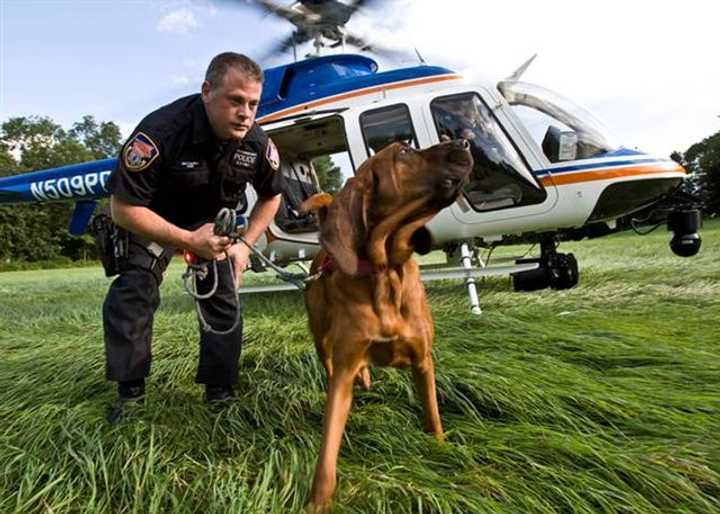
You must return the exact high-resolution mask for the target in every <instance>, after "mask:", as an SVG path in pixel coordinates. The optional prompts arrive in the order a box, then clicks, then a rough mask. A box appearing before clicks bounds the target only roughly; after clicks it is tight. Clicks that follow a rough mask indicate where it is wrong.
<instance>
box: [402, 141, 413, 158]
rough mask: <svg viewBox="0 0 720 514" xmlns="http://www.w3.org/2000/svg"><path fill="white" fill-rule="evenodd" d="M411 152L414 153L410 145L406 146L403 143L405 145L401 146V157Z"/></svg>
mask: <svg viewBox="0 0 720 514" xmlns="http://www.w3.org/2000/svg"><path fill="white" fill-rule="evenodd" d="M411 151H412V148H410V147H409V146H408V145H406V144H405V143H403V144H402V145H401V146H400V155H406V154H409V153H410V152H411Z"/></svg>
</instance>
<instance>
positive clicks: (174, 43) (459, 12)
mask: <svg viewBox="0 0 720 514" xmlns="http://www.w3.org/2000/svg"><path fill="white" fill-rule="evenodd" d="M278 1H280V2H281V3H282V4H283V5H289V4H290V3H291V1H290V0H278ZM372 7H373V9H368V10H366V11H365V12H363V13H361V14H359V15H358V16H356V17H355V18H353V19H352V20H351V21H350V23H349V24H348V25H347V29H348V30H351V31H353V32H355V33H357V34H360V35H362V36H365V37H367V38H370V39H372V40H374V41H378V42H380V43H382V44H384V45H386V46H391V47H395V48H399V49H408V50H409V51H408V58H407V59H396V60H393V61H388V60H383V59H378V60H379V62H380V64H381V69H383V70H387V69H393V68H400V67H407V66H414V65H416V64H417V61H416V60H415V59H414V57H413V56H414V52H413V51H412V50H410V49H412V48H417V49H418V51H419V52H420V53H421V54H422V56H423V57H424V59H425V60H426V61H427V62H428V64H436V65H440V66H445V67H448V68H451V69H454V70H456V71H458V72H460V73H462V74H463V75H464V76H465V77H467V78H468V79H478V80H482V81H489V82H491V83H492V84H494V83H496V82H497V80H500V79H502V78H504V77H506V76H508V75H509V74H511V73H512V72H513V71H514V70H515V69H516V68H517V67H518V66H520V64H522V63H523V62H524V61H525V60H526V59H528V58H529V57H530V56H532V55H533V54H535V53H537V54H538V57H537V59H536V60H535V62H534V63H533V64H532V65H531V67H530V68H529V69H528V71H527V72H526V73H525V75H524V76H523V80H526V81H528V82H533V83H536V84H539V85H542V86H545V87H548V88H550V89H553V90H555V91H558V92H560V93H562V94H563V95H565V96H567V97H569V98H571V99H572V100H573V101H575V102H576V103H578V104H580V105H582V106H584V107H586V108H588V109H589V110H590V111H592V112H593V113H594V114H595V115H596V116H597V117H598V118H600V119H601V120H602V121H604V122H605V124H606V125H607V126H608V127H609V128H610V130H611V132H612V134H613V135H614V136H615V139H616V140H618V141H620V142H621V143H622V144H623V145H624V146H626V147H629V148H639V149H641V150H644V151H648V152H651V153H655V154H659V155H669V154H670V152H672V151H673V150H679V151H684V150H686V149H687V148H688V147H689V146H690V145H691V144H693V143H695V142H698V141H700V140H702V139H703V138H705V137H708V136H710V135H712V134H714V133H715V132H717V131H718V130H720V66H718V55H717V54H718V48H720V44H719V43H718V40H717V36H716V31H717V20H718V19H720V2H717V1H716V0H710V1H709V0H683V1H682V2H680V1H677V0H674V1H670V0H655V1H646V0H603V1H602V2H598V1H596V0H553V1H551V2H538V1H537V0H515V1H514V2H499V1H484V0H444V1H443V2H438V1H436V0H385V1H382V0H375V2H373V3H372ZM291 27H292V26H291V25H290V24H289V23H287V22H285V21H283V20H277V19H274V18H273V17H271V16H264V15H263V14H261V13H260V12H258V11H256V10H255V9H252V8H250V7H249V6H248V2H247V1H245V0H234V1H233V0H155V1H150V0H0V122H2V121H5V120H7V119H8V118H10V117H14V116H30V115H39V116H48V117H50V118H52V119H53V120H55V121H56V122H58V123H60V124H61V125H63V126H65V127H70V126H71V125H72V123H73V122H75V121H79V120H80V119H81V118H82V116H84V115H86V114H91V115H93V116H95V118H96V119H97V120H99V121H114V122H115V123H117V124H118V125H120V127H121V129H122V130H123V132H124V133H125V134H128V133H129V132H130V131H131V130H132V128H133V127H134V126H135V125H136V124H137V123H138V121H139V120H140V119H141V118H142V117H143V116H144V115H146V114H147V113H149V112H151V111H153V110H154V109H156V108H157V107H159V106H161V105H164V104H166V103H169V102H171V101H172V100H174V99H175V98H178V97H180V96H183V95H186V94H190V93H193V92H196V91H199V88H200V83H201V82H202V78H203V75H204V72H205V68H206V67H207V64H208V63H209V61H210V59H211V58H212V56H214V55H216V54H218V53H220V52H223V51H226V50H233V51H239V52H242V53H246V54H248V55H250V56H251V57H255V58H258V59H259V58H260V57H262V56H264V55H265V54H266V53H267V51H268V49H269V48H270V47H271V46H272V45H273V43H274V42H276V41H277V40H279V39H282V38H284V37H285V36H287V35H288V34H289V33H290V30H291ZM306 51H307V49H306ZM291 59H292V55H289V54H288V55H285V56H281V57H277V58H273V59H270V60H264V61H262V64H263V65H265V66H273V65H279V64H283V63H284V62H287V61H289V60H291Z"/></svg>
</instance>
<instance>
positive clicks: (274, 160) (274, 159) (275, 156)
mask: <svg viewBox="0 0 720 514" xmlns="http://www.w3.org/2000/svg"><path fill="white" fill-rule="evenodd" d="M265 157H266V158H267V161H268V163H269V164H270V167H271V168H272V169H273V171H277V170H278V168H279V167H280V154H279V153H278V149H277V147H276V146H275V143H273V140H272V139H268V144H267V150H265Z"/></svg>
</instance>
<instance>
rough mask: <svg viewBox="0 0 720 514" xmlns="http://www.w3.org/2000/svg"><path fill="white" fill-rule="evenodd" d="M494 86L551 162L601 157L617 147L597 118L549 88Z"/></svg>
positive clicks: (510, 84)
mask: <svg viewBox="0 0 720 514" xmlns="http://www.w3.org/2000/svg"><path fill="white" fill-rule="evenodd" d="M498 89H499V90H500V93H502V95H503V96H504V97H505V99H506V100H507V101H508V103H509V104H510V105H511V106H512V109H513V111H514V112H515V114H517V115H518V118H520V120H521V121H522V122H523V124H524V125H525V128H527V130H528V132H530V135H531V136H532V137H533V139H534V140H535V142H536V143H537V144H538V146H540V148H542V151H543V153H544V154H545V157H547V158H548V160H549V161H550V162H552V163H555V162H563V161H575V160H582V159H591V158H594V157H601V156H602V155H604V154H606V153H608V152H612V151H613V150H616V149H617V148H618V145H617V144H615V143H614V142H613V139H612V138H611V137H610V136H609V134H608V130H607V128H606V127H605V125H604V124H603V123H602V122H601V121H599V120H598V119H597V118H596V117H595V116H593V115H592V114H591V113H590V112H588V111H587V110H585V109H583V108H582V107H580V106H578V105H576V104H575V103H573V102H571V101H570V100H568V99H567V98H564V97H562V96H560V95H559V94H557V93H555V92H553V91H550V90H549V89H545V88H543V87H540V86H536V85H534V84H528V83H526V82H517V81H503V82H500V83H499V84H498Z"/></svg>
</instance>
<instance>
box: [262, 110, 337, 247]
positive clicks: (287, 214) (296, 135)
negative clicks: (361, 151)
mask: <svg viewBox="0 0 720 514" xmlns="http://www.w3.org/2000/svg"><path fill="white" fill-rule="evenodd" d="M263 128H264V129H265V131H266V132H267V134H268V135H269V136H270V137H271V138H272V140H273V142H274V143H275V145H276V146H277V148H278V151H279V153H280V160H281V168H280V171H281V172H282V173H283V175H284V177H285V189H284V191H283V194H282V199H283V201H282V204H281V206H280V208H279V209H278V212H277V214H276V216H275V220H274V221H275V223H274V229H273V232H276V231H277V229H279V232H278V234H276V235H277V236H278V237H280V238H284V239H286V240H298V241H300V240H303V241H304V240H305V239H307V237H306V236H310V235H312V234H313V233H315V232H316V231H317V229H318V227H317V219H316V216H315V214H314V213H301V208H300V207H301V205H302V203H303V202H304V201H305V200H306V199H308V198H309V197H310V196H312V195H314V194H316V193H319V192H321V191H322V189H321V187H320V182H319V180H318V177H317V174H316V169H315V164H314V163H319V164H318V165H321V166H320V168H318V169H321V168H322V169H323V170H325V171H326V168H328V167H332V160H330V159H328V157H330V156H333V157H334V156H337V155H338V154H347V140H346V135H345V123H344V121H343V118H342V117H341V116H340V115H332V116H325V117H321V118H318V117H317V116H313V115H308V116H305V117H300V118H294V119H292V120H286V121H283V122H279V123H277V124H268V125H266V126H264V127H263ZM328 163H329V165H328ZM280 232H282V233H284V235H283V234H280ZM296 236H297V237H296Z"/></svg>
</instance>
